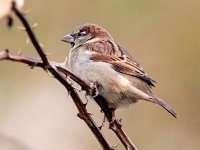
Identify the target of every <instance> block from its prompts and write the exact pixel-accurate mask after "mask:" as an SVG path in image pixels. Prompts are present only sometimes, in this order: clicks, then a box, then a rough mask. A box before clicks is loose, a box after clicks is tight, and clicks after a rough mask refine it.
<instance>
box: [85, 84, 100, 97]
mask: <svg viewBox="0 0 200 150" xmlns="http://www.w3.org/2000/svg"><path fill="white" fill-rule="evenodd" d="M98 86H99V84H98V82H93V83H91V84H90V87H91V90H90V92H89V93H87V94H88V95H90V96H92V97H93V98H94V97H96V96H97V95H98V94H99V91H98Z"/></svg>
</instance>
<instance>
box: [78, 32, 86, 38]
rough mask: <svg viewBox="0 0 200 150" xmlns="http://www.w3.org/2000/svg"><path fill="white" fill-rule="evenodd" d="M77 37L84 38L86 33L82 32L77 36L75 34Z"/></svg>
mask: <svg viewBox="0 0 200 150" xmlns="http://www.w3.org/2000/svg"><path fill="white" fill-rule="evenodd" d="M77 35H78V36H79V37H81V36H85V35H86V32H85V31H83V32H78V34H77Z"/></svg>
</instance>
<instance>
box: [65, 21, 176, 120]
mask: <svg viewBox="0 0 200 150" xmlns="http://www.w3.org/2000/svg"><path fill="white" fill-rule="evenodd" d="M61 41H63V42H66V43H70V51H69V57H68V63H69V67H70V68H71V70H72V71H73V72H74V73H75V74H77V75H78V76H79V77H81V78H82V79H83V80H84V81H87V82H89V83H91V84H95V83H96V85H98V86H97V89H98V94H99V95H101V96H102V97H103V98H105V100H106V102H107V104H108V105H109V107H111V108H112V109H114V110H116V109H118V108H122V107H127V106H129V105H130V104H133V103H136V102H138V101H141V100H145V101H149V102H152V103H155V104H158V105H160V106H161V107H163V108H164V109H165V110H166V111H168V112H169V113H170V114H171V115H172V116H174V117H175V118H177V113H176V112H175V111H174V109H173V108H172V107H171V106H170V105H169V104H167V103H166V102H165V101H164V100H163V99H161V98H159V97H157V96H156V95H155V93H154V92H153V90H152V87H154V86H155V85H154V84H155V81H154V80H153V79H151V78H150V77H149V76H148V75H147V74H146V73H145V72H144V69H143V68H142V67H141V65H140V64H139V63H138V62H137V61H135V60H134V59H133V57H132V56H131V55H130V54H129V53H128V51H126V50H125V49H123V48H122V47H121V46H120V45H119V44H117V43H116V42H115V41H114V39H113V38H112V36H111V34H110V33H109V32H108V31H107V30H106V29H104V28H102V27H100V26H98V25H96V24H92V23H86V24H83V25H80V26H78V27H76V28H75V30H73V31H72V32H71V33H69V34H67V35H65V36H63V37H62V38H61Z"/></svg>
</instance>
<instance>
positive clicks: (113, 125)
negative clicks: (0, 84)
mask: <svg viewBox="0 0 200 150" xmlns="http://www.w3.org/2000/svg"><path fill="white" fill-rule="evenodd" d="M13 12H14V13H15V14H16V15H17V16H18V18H19V19H20V21H21V22H22V23H23V25H24V26H25V28H26V31H27V33H28V35H29V37H30V39H31V41H32V43H33V45H34V47H35V49H36V50H37V52H38V54H39V56H40V57H41V59H38V58H31V57H26V56H22V55H13V54H10V53H9V52H8V51H2V52H0V60H4V59H8V60H12V61H17V62H22V63H25V64H28V65H29V66H31V67H34V66H37V67H41V68H43V69H45V70H48V71H50V72H51V73H52V75H54V76H55V78H56V79H58V80H59V81H60V82H61V83H62V84H63V85H64V86H65V88H66V89H67V90H68V91H69V93H70V95H71V97H72V99H73V101H74V103H75V105H76V106H77V109H78V110H79V114H78V116H79V117H80V118H81V119H83V120H84V121H85V123H86V124H87V125H88V127H89V128H90V129H91V131H92V132H93V134H94V135H95V136H96V138H97V139H98V141H99V143H100V144H101V146H102V147H103V149H113V148H112V147H111V146H110V145H109V144H108V142H107V141H106V140H105V138H104V137H103V135H102V133H101V131H100V130H99V128H98V127H97V126H96V124H95V122H94V121H93V120H92V118H91V116H90V115H89V113H88V112H87V110H86V108H85V106H84V104H83V102H82V101H81V99H80V97H79V96H78V94H77V93H76V91H75V90H74V88H73V87H72V86H71V84H70V83H68V81H67V80H66V78H65V76H63V75H62V74H61V73H60V72H62V73H64V74H66V75H67V76H70V78H72V79H73V80H74V81H76V82H77V83H78V84H79V85H80V86H81V87H82V89H83V90H85V91H86V92H88V93H90V92H91V91H92V90H93V89H92V88H91V87H90V86H89V85H88V83H86V82H85V81H83V80H81V78H80V77H78V76H77V75H75V74H73V73H72V72H71V71H70V70H68V69H67V68H65V67H63V66H61V65H60V64H58V63H55V62H50V61H49V60H48V58H47V57H46V55H45V51H44V49H43V48H42V47H41V46H40V45H39V42H38V40H37V38H36V36H35V35H34V33H33V31H32V29H31V28H30V25H29V24H28V22H27V20H26V19H25V17H24V16H23V15H22V13H21V12H19V11H18V10H17V9H16V8H15V5H13ZM94 100H95V101H96V102H97V104H98V105H99V106H100V107H101V109H102V111H103V112H104V114H105V116H106V118H107V119H108V121H109V123H110V129H112V130H113V131H114V132H115V134H116V135H117V136H118V138H119V139H120V141H121V142H122V143H123V145H124V146H125V147H126V149H130V150H136V147H135V146H134V144H133V143H132V142H131V140H130V139H129V138H128V136H127V135H126V134H125V132H124V131H123V130H122V128H121V127H122V126H121V124H120V122H118V121H117V120H116V119H115V117H114V115H113V110H112V109H111V108H110V107H109V106H108V105H107V103H106V101H105V99H104V98H103V97H101V96H100V95H98V96H97V97H95V98H94Z"/></svg>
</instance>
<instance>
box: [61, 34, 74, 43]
mask: <svg viewBox="0 0 200 150" xmlns="http://www.w3.org/2000/svg"><path fill="white" fill-rule="evenodd" d="M61 41H63V42H67V43H73V42H74V37H73V36H71V35H70V34H67V35H65V36H64V37H62V38H61Z"/></svg>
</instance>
